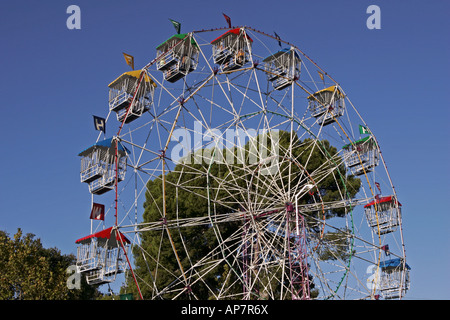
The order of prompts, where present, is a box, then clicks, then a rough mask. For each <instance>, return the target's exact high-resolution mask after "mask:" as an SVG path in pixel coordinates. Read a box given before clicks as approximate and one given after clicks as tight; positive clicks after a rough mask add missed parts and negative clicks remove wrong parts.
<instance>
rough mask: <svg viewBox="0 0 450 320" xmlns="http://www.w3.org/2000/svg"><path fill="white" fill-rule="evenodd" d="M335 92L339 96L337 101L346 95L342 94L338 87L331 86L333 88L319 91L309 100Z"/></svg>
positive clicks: (309, 97)
mask: <svg viewBox="0 0 450 320" xmlns="http://www.w3.org/2000/svg"><path fill="white" fill-rule="evenodd" d="M335 91H336V93H337V95H338V97H336V99H337V98H343V97H344V95H343V94H342V92H341V90H339V88H338V87H337V86H331V87H328V88H325V89H322V90H319V91H317V92H315V93H313V94H311V95H309V96H308V99H309V100H315V99H316V98H317V97H318V96H321V95H323V94H326V93H334V92H335Z"/></svg>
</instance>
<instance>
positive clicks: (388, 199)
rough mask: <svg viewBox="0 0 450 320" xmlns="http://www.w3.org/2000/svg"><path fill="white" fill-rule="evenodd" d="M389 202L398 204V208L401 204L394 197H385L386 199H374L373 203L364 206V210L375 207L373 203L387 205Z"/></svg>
mask: <svg viewBox="0 0 450 320" xmlns="http://www.w3.org/2000/svg"><path fill="white" fill-rule="evenodd" d="M389 202H392V203H396V204H398V206H399V207H401V206H402V204H401V203H400V202H398V201H397V199H396V198H395V197H394V196H387V197H381V198H379V199H376V200H375V201H372V202H370V203H368V204H366V205H365V206H364V208H368V207H371V206H373V205H375V203H376V204H380V203H389Z"/></svg>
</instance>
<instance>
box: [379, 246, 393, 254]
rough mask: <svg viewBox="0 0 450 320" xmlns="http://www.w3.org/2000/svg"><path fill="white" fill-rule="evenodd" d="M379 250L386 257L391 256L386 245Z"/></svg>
mask: <svg viewBox="0 0 450 320" xmlns="http://www.w3.org/2000/svg"><path fill="white" fill-rule="evenodd" d="M381 250H383V251H384V254H385V255H386V256H390V255H391V252H390V251H389V245H388V244H385V245H384V246H382V247H381Z"/></svg>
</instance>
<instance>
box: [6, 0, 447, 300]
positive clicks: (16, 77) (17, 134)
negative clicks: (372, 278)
mask: <svg viewBox="0 0 450 320" xmlns="http://www.w3.org/2000/svg"><path fill="white" fill-rule="evenodd" d="M71 4H76V5H78V6H79V7H80V8H81V30H68V29H67V27H66V20H67V18H68V17H69V15H68V14H67V13H66V9H67V7H68V6H69V5H71ZM371 4H376V5H378V6H379V7H380V8H381V29H380V30H369V29H367V27H366V19H367V18H368V17H369V15H368V14H367V13H366V9H367V7H368V6H369V5H371ZM222 12H224V13H226V14H227V15H229V16H230V17H231V19H232V23H233V25H247V26H251V27H253V28H256V29H259V30H262V31H265V32H267V33H273V32H274V31H275V32H276V33H278V34H279V35H280V36H281V37H282V38H283V39H286V40H287V41H289V42H291V43H294V44H296V45H297V46H298V47H299V48H301V49H302V50H303V51H304V52H305V53H306V54H308V55H309V56H310V57H312V58H313V59H314V60H315V61H316V62H318V63H319V65H320V66H321V67H323V68H324V69H325V70H326V71H327V72H328V73H329V74H331V75H332V76H333V78H334V79H336V80H337V81H338V82H339V83H340V84H341V85H342V86H343V88H345V92H346V93H347V94H348V95H349V97H350V99H351V101H352V102H353V103H354V104H355V105H356V107H357V108H358V111H359V112H360V113H361V114H362V117H363V118H364V120H365V121H366V122H367V123H368V125H369V127H370V128H371V129H372V131H373V132H374V133H375V135H376V137H377V140H378V141H379V142H380V144H381V148H382V152H383V156H384V158H385V160H386V162H387V166H388V169H389V172H390V174H391V176H392V179H393V182H394V186H395V188H396V190H397V193H398V195H399V199H400V202H401V203H402V205H403V226H404V237H405V243H406V256H407V262H408V264H409V265H410V266H411V268H412V270H411V281H412V283H411V289H410V291H409V292H408V295H407V298H411V299H450V290H449V286H450V276H449V273H448V270H450V255H449V252H450V250H449V249H450V241H449V238H450V235H449V232H450V223H449V222H450V218H449V209H448V207H446V204H448V199H449V196H450V192H449V191H450V188H449V182H448V181H449V179H450V174H449V168H448V163H449V162H450V157H449V155H450V148H449V147H450V145H449V138H450V135H449V133H450V130H449V123H450V111H449V109H450V108H449V105H450V90H449V88H450V81H449V75H450V41H449V39H450V19H449V18H448V14H449V13H450V2H448V1H441V0H430V1H425V0H421V1H416V0H408V1H406V0H390V1H387V0H370V1H368V0H340V1H331V0H327V1H325V0H317V1H288V0H278V1H267V0H260V1H245V0H239V1H235V0H229V1H225V2H223V1H221V2H219V1H210V0H208V1H206V0H205V1H194V0H192V1H180V0H173V1H170V2H167V1H81V0H73V1H62V0H60V1H48V0H42V1H24V0H18V1H2V2H0V38H1V43H2V44H1V50H0V66H1V69H0V70H1V77H0V93H1V97H2V100H1V101H2V102H1V104H0V110H1V113H0V114H1V116H0V120H1V126H0V132H1V138H0V141H1V145H2V150H3V152H2V156H1V158H0V167H1V170H0V229H1V230H5V231H7V232H8V233H10V234H11V235H13V234H14V233H15V232H16V230H17V228H19V227H20V228H22V229H23V231H24V232H25V233H34V234H36V236H37V237H38V238H40V239H41V240H42V242H43V244H44V246H46V247H57V248H59V249H60V250H61V251H62V252H63V253H67V254H68V253H75V252H76V249H75V243H74V241H75V240H76V239H78V238H80V237H81V236H84V235H86V234H87V233H88V231H89V216H88V215H89V208H90V195H89V193H88V191H87V188H86V185H82V184H81V183H80V182H79V165H80V163H79V157H78V156H77V154H78V152H79V151H81V150H83V149H84V148H85V147H86V146H88V145H89V144H91V143H92V142H93V141H95V139H96V137H97V133H98V132H96V131H94V129H93V124H92V115H93V114H96V115H106V113H107V111H106V110H107V90H106V89H107V84H108V83H109V82H111V81H112V80H113V79H114V78H115V77H116V76H117V75H118V74H120V73H121V72H124V71H126V70H128V69H127V66H126V65H125V63H124V59H123V56H122V52H123V51H125V52H129V53H131V54H133V55H134V56H135V64H136V66H137V67H141V66H143V65H145V64H146V63H147V62H149V61H150V60H151V59H153V58H154V56H155V53H156V52H155V47H156V46H157V45H158V44H160V43H161V42H162V41H164V40H165V39H167V38H168V37H169V36H171V35H172V34H173V31H174V29H173V26H172V25H171V24H170V22H169V21H168V18H172V19H175V20H177V21H179V22H181V24H182V26H181V28H182V31H184V32H189V31H192V30H194V29H207V28H214V27H218V26H226V22H225V20H224V18H223V16H222Z"/></svg>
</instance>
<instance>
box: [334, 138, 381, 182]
mask: <svg viewBox="0 0 450 320" xmlns="http://www.w3.org/2000/svg"><path fill="white" fill-rule="evenodd" d="M342 149H343V150H344V160H345V165H346V166H347V168H348V169H349V170H350V172H351V174H354V175H357V176H358V175H362V174H364V173H367V172H370V171H372V170H373V168H374V167H376V166H377V165H378V163H379V162H380V159H379V155H380V154H379V150H378V147H377V144H376V142H375V140H374V139H373V137H372V136H368V137H365V138H362V139H360V140H357V141H355V142H353V144H352V143H349V144H347V145H345V146H343V147H342Z"/></svg>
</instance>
